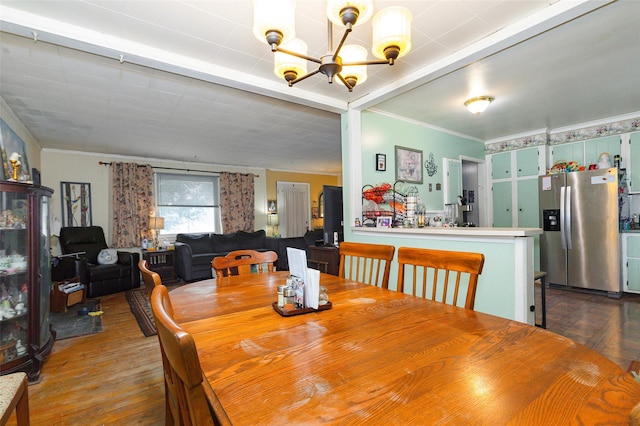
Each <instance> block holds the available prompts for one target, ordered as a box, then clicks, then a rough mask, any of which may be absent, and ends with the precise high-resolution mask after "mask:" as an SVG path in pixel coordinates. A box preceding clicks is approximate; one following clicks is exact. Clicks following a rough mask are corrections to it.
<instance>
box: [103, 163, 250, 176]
mask: <svg viewBox="0 0 640 426" xmlns="http://www.w3.org/2000/svg"><path fill="white" fill-rule="evenodd" d="M98 164H100V165H101V166H110V165H111V164H112V163H111V162H105V161H98ZM137 166H138V167H145V166H147V164H138V165H137ZM151 168H152V169H162V170H179V171H181V172H198V173H223V172H216V171H211V170H193V169H181V168H178V167H159V166H151ZM242 174H244V175H249V174H250V173H242ZM253 176H254V177H260V175H253Z"/></svg>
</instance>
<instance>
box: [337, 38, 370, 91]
mask: <svg viewBox="0 0 640 426" xmlns="http://www.w3.org/2000/svg"><path fill="white" fill-rule="evenodd" d="M340 57H341V58H342V63H344V64H346V63H349V62H362V61H366V60H367V49H365V48H364V47H362V46H358V45H356V44H346V45H344V46H342V49H341V50H340ZM340 75H342V77H343V78H344V79H345V80H347V81H350V80H352V79H355V82H356V83H358V84H362V83H364V82H365V81H366V80H367V66H366V65H345V66H343V67H342V72H340ZM350 84H351V82H350ZM352 85H353V86H355V83H354V84H352Z"/></svg>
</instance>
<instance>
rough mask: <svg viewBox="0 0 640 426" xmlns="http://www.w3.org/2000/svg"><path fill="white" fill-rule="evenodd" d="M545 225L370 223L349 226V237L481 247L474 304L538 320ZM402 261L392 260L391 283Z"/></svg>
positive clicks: (471, 249)
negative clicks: (536, 280)
mask: <svg viewBox="0 0 640 426" xmlns="http://www.w3.org/2000/svg"><path fill="white" fill-rule="evenodd" d="M541 234H542V229H540V228H479V227H471V228H465V227H455V228H440V227H438V228H436V227H425V228H377V227H376V228H368V227H359V228H356V227H350V228H346V229H345V240H346V241H354V242H362V243H373V244H389V245H393V246H394V247H396V251H397V249H398V248H399V247H417V248H429V249H436V250H453V251H464V252H476V253H482V254H484V256H485V262H484V268H483V270H482V274H481V275H480V277H479V279H478V289H477V293H476V304H475V310H476V311H480V312H485V313H488V314H492V315H497V316H500V317H503V318H508V319H513V320H516V321H521V322H524V323H527V324H531V325H533V323H534V321H535V314H534V312H532V311H531V309H530V307H531V306H532V305H534V300H535V298H534V291H533V275H534V269H535V268H534V263H535V262H534V252H535V244H536V237H537V236H539V235H541ZM397 274H398V267H397V262H395V261H394V262H392V263H391V279H390V280H389V288H390V289H395V288H396V287H397V282H396V281H397V276H398V275H397Z"/></svg>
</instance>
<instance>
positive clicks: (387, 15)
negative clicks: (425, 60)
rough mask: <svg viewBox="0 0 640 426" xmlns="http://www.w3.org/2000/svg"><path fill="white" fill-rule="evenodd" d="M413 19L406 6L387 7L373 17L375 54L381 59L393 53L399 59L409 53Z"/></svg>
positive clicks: (394, 57) (372, 48) (373, 50)
mask: <svg viewBox="0 0 640 426" xmlns="http://www.w3.org/2000/svg"><path fill="white" fill-rule="evenodd" d="M412 19H413V17H412V16H411V12H410V11H409V9H407V8H406V7H400V6H394V7H387V8H386V9H382V10H381V11H379V12H378V13H376V16H374V17H373V46H372V47H371V51H372V53H373V55H374V56H375V57H377V58H380V59H389V58H390V56H389V55H393V59H398V58H401V57H403V56H404V55H406V54H407V53H409V51H410V50H411V20H412ZM396 52H397V53H396ZM396 55H397V56H396Z"/></svg>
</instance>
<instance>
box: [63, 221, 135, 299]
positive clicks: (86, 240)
mask: <svg viewBox="0 0 640 426" xmlns="http://www.w3.org/2000/svg"><path fill="white" fill-rule="evenodd" d="M60 247H61V249H62V253H63V254H71V253H78V252H84V253H85V254H84V256H82V257H81V259H84V261H85V262H86V267H78V270H79V271H81V273H80V274H79V276H80V282H81V283H82V284H84V285H85V286H86V288H87V297H90V298H91V297H98V296H104V295H107V294H111V293H118V292H121V291H125V290H131V289H132V288H137V287H140V270H139V268H138V262H139V261H140V254H139V253H134V252H127V251H118V261H117V262H116V263H115V264H112V265H100V264H98V254H99V253H100V251H101V250H102V249H106V248H109V247H108V246H107V242H106V240H105V238H104V231H103V230H102V227H100V226H87V227H76V226H74V227H64V228H62V229H60Z"/></svg>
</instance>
